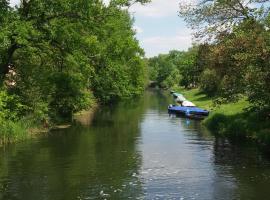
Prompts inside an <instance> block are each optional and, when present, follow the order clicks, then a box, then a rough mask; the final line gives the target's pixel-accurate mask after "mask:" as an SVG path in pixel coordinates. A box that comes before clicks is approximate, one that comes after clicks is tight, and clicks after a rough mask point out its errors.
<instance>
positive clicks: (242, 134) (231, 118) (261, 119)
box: [177, 89, 270, 145]
mask: <svg viewBox="0 0 270 200" xmlns="http://www.w3.org/2000/svg"><path fill="white" fill-rule="evenodd" d="M177 91H179V92H181V93H182V94H183V95H184V96H185V97H186V98H187V99H189V100H190V101H192V102H194V103H195V104H196V105H197V106H198V107H201V108H204V109H208V110H210V111H211V113H210V115H209V117H208V118H206V119H205V120H204V121H203V124H204V125H205V126H206V127H207V128H208V129H209V130H210V131H211V132H213V133H214V134H216V135H219V136H226V137H230V138H239V139H251V140H253V141H256V142H259V143H262V144H264V145H270V120H269V119H267V118H266V117H265V116H263V115H261V114H259V113H256V112H251V111H248V110H247V108H249V103H248V102H247V101H246V100H245V99H242V100H240V101H238V102H235V103H228V104H221V105H218V106H215V105H214V104H213V102H212V99H211V98H210V97H208V96H206V95H205V94H203V93H201V92H200V91H199V90H198V89H191V90H183V89H180V90H177Z"/></svg>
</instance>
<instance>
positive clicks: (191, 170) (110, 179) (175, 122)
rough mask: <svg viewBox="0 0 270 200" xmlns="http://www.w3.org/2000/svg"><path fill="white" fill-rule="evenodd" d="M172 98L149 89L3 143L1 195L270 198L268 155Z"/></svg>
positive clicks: (53, 199) (28, 199)
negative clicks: (172, 108)
mask: <svg viewBox="0 0 270 200" xmlns="http://www.w3.org/2000/svg"><path fill="white" fill-rule="evenodd" d="M170 100H171V98H170V97H168V95H164V94H162V93H159V92H155V91H149V92H146V94H145V96H144V97H143V98H141V99H135V100H134V101H132V102H126V103H121V104H119V105H116V106H111V107H106V108H103V109H99V110H98V111H97V113H96V114H95V117H94V119H93V122H92V126H89V127H83V126H79V125H77V126H73V127H72V128H70V129H68V130H61V131H54V132H52V133H51V134H49V135H47V136H44V137H40V138H37V139H33V140H30V141H27V142H24V143H20V144H16V145H10V146H8V147H5V148H2V149H0V199H1V200H2V199H3V200H6V199H12V200H13V199H14V200H21V199H23V200H24V199H25V200H39V199H42V200H43V199H44V200H47V199H49V200H60V199H61V200H75V199H117V200H118V199H119V200H121V199H123V200H126V199H179V200H180V199H181V200H183V199H205V200H208V199H209V200H211V199H228V200H229V199H245V200H246V199H269V197H270V190H269V188H270V162H269V160H268V159H266V158H265V157H264V156H263V155H262V154H261V153H260V152H259V151H258V150H257V149H256V148H255V147H252V146H251V145H248V144H245V145H243V144H242V145H239V144H237V145H235V144H231V143H230V142H228V141H226V140H225V139H218V138H215V137H213V136H211V135H210V134H208V133H207V132H206V131H205V130H204V129H203V128H202V126H201V125H200V123H199V122H198V121H192V120H186V119H181V118H176V117H173V116H169V115H168V113H167V105H168V104H169V103H171V102H170Z"/></svg>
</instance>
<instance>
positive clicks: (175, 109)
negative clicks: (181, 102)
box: [168, 105, 209, 119]
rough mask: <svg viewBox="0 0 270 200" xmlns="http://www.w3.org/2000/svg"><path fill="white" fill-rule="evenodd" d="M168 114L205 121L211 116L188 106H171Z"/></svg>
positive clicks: (206, 112)
mask: <svg viewBox="0 0 270 200" xmlns="http://www.w3.org/2000/svg"><path fill="white" fill-rule="evenodd" d="M168 112H169V113H170V114H176V115H181V116H185V117H187V118H196V119H203V118H204V117H207V116H208V115H209V111H207V110H204V109H201V108H198V107H186V106H176V105H170V106H169V107H168Z"/></svg>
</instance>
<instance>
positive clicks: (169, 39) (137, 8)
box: [10, 0, 192, 57]
mask: <svg viewBox="0 0 270 200" xmlns="http://www.w3.org/2000/svg"><path fill="white" fill-rule="evenodd" d="M19 1H20V0H11V1H10V2H11V4H12V5H15V4H17V3H18V2H19ZM104 1H105V2H106V1H109V0H104ZM180 1H181V0H152V2H151V3H149V4H146V5H140V4H135V5H133V6H132V7H131V8H129V11H130V13H131V14H132V15H133V16H134V18H135V24H134V29H136V31H137V35H136V37H137V39H138V40H139V42H140V45H141V47H142V48H143V49H144V50H145V54H146V57H152V56H156V55H158V54H160V53H168V52H169V51H170V50H173V49H177V50H187V49H188V48H189V47H190V46H191V43H192V37H191V31H190V30H189V29H188V28H187V26H186V24H185V22H184V21H183V19H181V18H180V17H179V16H178V13H177V12H178V10H179V5H178V4H179V2H180Z"/></svg>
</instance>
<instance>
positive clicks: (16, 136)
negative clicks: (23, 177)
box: [0, 103, 98, 146]
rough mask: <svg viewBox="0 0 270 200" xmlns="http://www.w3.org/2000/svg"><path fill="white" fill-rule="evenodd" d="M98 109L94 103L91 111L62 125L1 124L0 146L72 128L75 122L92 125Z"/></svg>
mask: <svg viewBox="0 0 270 200" xmlns="http://www.w3.org/2000/svg"><path fill="white" fill-rule="evenodd" d="M97 107H98V105H97V103H94V104H93V105H92V106H91V108H90V109H89V110H84V111H81V112H78V113H75V114H74V117H73V120H72V122H66V123H60V124H42V125H41V124H40V125H37V124H36V123H33V122H32V121H31V120H29V119H23V120H21V121H17V122H13V121H5V123H1V124H0V146H3V145H5V144H11V143H16V142H20V141H23V140H27V139H30V138H33V137H37V136H38V135H41V134H47V133H49V132H50V131H51V130H58V129H66V128H69V127H71V125H72V123H73V122H76V123H77V122H78V123H80V124H82V125H90V124H91V121H92V118H93V116H94V113H95V111H96V109H97Z"/></svg>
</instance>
